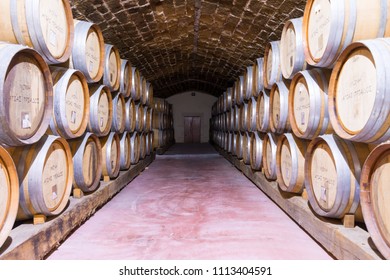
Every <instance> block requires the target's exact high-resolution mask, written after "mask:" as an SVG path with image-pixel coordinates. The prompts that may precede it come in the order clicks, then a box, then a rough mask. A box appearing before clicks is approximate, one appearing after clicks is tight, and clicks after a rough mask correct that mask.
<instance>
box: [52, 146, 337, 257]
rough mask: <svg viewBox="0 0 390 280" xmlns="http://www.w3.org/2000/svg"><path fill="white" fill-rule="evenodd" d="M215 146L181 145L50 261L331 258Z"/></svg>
mask: <svg viewBox="0 0 390 280" xmlns="http://www.w3.org/2000/svg"><path fill="white" fill-rule="evenodd" d="M330 258H331V256H329V255H328V254H327V252H326V251H324V250H323V249H322V248H321V247H320V246H319V245H318V244H317V243H316V242H315V241H313V239H311V237H310V236H308V235H307V234H306V233H305V232H304V231H303V230H302V229H301V228H300V227H299V226H298V225H297V224H295V223H294V222H293V221H292V220H291V219H290V218H289V217H288V216H287V215H286V214H285V213H284V212H283V211H282V210H281V209H280V208H279V207H278V206H277V205H275V204H274V203H273V202H272V201H271V200H270V199H269V198H268V197H267V196H266V195H265V194H264V193H263V192H262V191H261V190H259V189H258V188H257V187H256V186H255V185H254V184H253V183H252V182H251V181H249V180H248V179H247V178H246V177H245V176H244V175H242V174H241V173H240V172H239V171H238V170H237V169H236V168H235V167H234V166H232V165H231V164H230V163H229V162H228V161H227V160H225V159H224V158H223V157H222V156H220V155H219V154H218V153H217V152H216V151H215V150H214V148H213V147H212V146H211V145H209V144H190V145H188V144H176V145H174V146H172V147H171V148H170V149H169V150H168V151H167V152H166V153H165V154H164V155H159V156H157V157H156V160H155V161H154V162H153V163H152V164H151V165H150V166H149V167H148V168H147V169H146V170H145V171H144V172H143V173H141V174H140V175H139V176H138V177H136V178H135V179H134V180H133V181H132V182H130V184H129V185H128V186H127V187H125V188H124V189H123V190H122V191H121V192H120V193H118V194H117V195H116V196H115V197H113V199H112V200H110V201H109V202H108V203H107V204H106V205H104V206H103V207H102V208H101V209H100V210H98V211H97V212H96V213H95V214H94V215H93V216H92V217H91V218H90V219H89V220H87V221H86V222H85V223H84V224H83V225H82V226H81V227H79V228H78V229H77V230H76V231H75V232H74V233H73V234H72V235H71V236H69V237H68V238H67V239H66V240H65V241H64V243H63V244H61V245H60V246H59V247H58V248H57V249H56V250H55V251H53V252H52V253H51V254H50V255H49V256H47V259H48V260H60V259H62V260H81V259H86V260H102V259H110V260H119V259H137V260H148V259H149V260H151V259H179V260H191V259H194V260H196V259H199V260H211V259H330Z"/></svg>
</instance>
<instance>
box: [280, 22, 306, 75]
mask: <svg viewBox="0 0 390 280" xmlns="http://www.w3.org/2000/svg"><path fill="white" fill-rule="evenodd" d="M302 21H303V18H302V17H300V18H294V19H289V20H287V21H286V22H285V23H284V26H283V30H282V36H281V38H280V67H281V69H282V74H283V77H284V78H285V79H292V78H293V77H294V75H295V74H296V73H297V72H299V71H302V70H305V69H306V61H305V51H304V48H303V33H302Z"/></svg>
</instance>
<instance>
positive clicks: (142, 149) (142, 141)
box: [139, 132, 147, 159]
mask: <svg viewBox="0 0 390 280" xmlns="http://www.w3.org/2000/svg"><path fill="white" fill-rule="evenodd" d="M146 149H147V148H146V133H145V132H142V133H140V135H139V158H140V159H144V158H145V157H146Z"/></svg>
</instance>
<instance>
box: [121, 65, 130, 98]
mask: <svg viewBox="0 0 390 280" xmlns="http://www.w3.org/2000/svg"><path fill="white" fill-rule="evenodd" d="M120 65H121V66H120V77H119V92H120V93H121V95H122V96H123V97H124V98H127V97H130V96H131V64H130V62H129V61H128V60H126V59H121V64H120ZM126 72H127V73H128V75H125V74H126Z"/></svg>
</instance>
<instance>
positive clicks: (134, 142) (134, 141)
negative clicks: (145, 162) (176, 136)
mask: <svg viewBox="0 0 390 280" xmlns="http://www.w3.org/2000/svg"><path fill="white" fill-rule="evenodd" d="M159 132H161V133H162V132H163V131H162V130H159ZM158 136H159V135H158ZM160 136H161V135H160ZM160 139H162V137H159V139H158V141H155V142H157V143H158V144H161V140H160ZM130 144H131V154H130V158H131V164H137V163H138V162H139V158H140V144H141V141H140V137H139V133H137V132H136V131H135V132H133V133H132V134H131V142H130ZM159 146H160V145H159Z"/></svg>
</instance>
